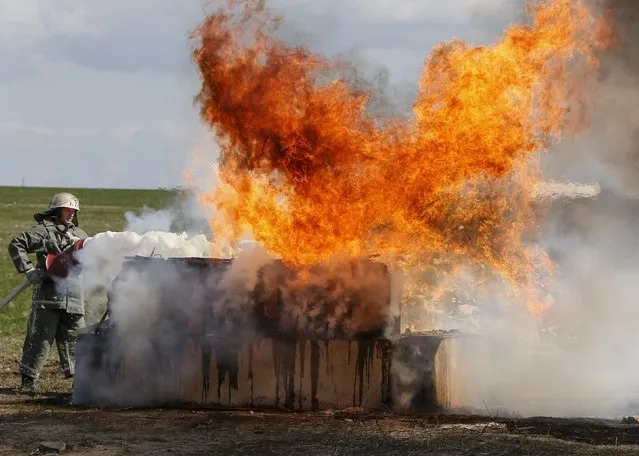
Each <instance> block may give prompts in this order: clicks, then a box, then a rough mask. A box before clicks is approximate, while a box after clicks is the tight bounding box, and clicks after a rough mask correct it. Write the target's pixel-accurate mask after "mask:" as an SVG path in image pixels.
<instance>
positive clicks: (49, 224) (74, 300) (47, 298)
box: [9, 212, 87, 315]
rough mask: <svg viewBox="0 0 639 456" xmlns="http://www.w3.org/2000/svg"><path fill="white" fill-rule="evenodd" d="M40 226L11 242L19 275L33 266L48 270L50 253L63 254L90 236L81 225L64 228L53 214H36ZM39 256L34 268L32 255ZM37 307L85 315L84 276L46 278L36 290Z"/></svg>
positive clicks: (10, 248)
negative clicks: (68, 248)
mask: <svg viewBox="0 0 639 456" xmlns="http://www.w3.org/2000/svg"><path fill="white" fill-rule="evenodd" d="M34 218H35V220H36V222H38V223H37V225H35V226H33V227H32V228H31V229H29V230H27V231H25V232H24V233H22V234H19V235H18V236H16V237H15V238H13V239H12V240H11V241H10V242H9V255H10V256H11V260H12V261H13V264H14V265H15V267H16V270H17V271H18V272H25V271H27V270H29V269H31V268H33V267H37V268H39V269H42V270H45V269H46V258H47V254H49V253H59V252H61V251H63V250H64V249H66V248H67V247H69V246H71V245H73V244H74V243H75V242H76V241H77V240H78V239H85V238H87V234H86V233H85V232H84V231H82V230H81V229H80V228H78V227H77V226H75V225H73V224H71V225H64V224H63V223H60V222H59V220H58V219H56V218H55V217H53V216H52V214H51V212H43V213H39V214H35V215H34ZM30 253H35V256H36V265H35V266H34V265H33V263H32V262H31V260H30V259H29V256H28V254H30ZM33 307H34V308H38V309H62V310H66V311H67V312H69V313H73V314H81V315H83V314H84V296H83V291H82V277H81V276H80V275H79V274H78V273H75V274H74V273H71V274H69V276H68V277H66V278H64V279H60V278H54V277H49V276H45V278H44V280H43V281H42V283H40V284H38V285H35V286H34V287H33Z"/></svg>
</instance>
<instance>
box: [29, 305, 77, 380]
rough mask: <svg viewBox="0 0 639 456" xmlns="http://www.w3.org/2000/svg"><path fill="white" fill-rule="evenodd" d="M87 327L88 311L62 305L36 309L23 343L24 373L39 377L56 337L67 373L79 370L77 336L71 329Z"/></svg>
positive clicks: (33, 311)
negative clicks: (73, 310)
mask: <svg viewBox="0 0 639 456" xmlns="http://www.w3.org/2000/svg"><path fill="white" fill-rule="evenodd" d="M82 327H84V315H78V314H71V313H68V312H67V311H65V310H58V309H32V310H31V315H29V322H28V325H27V335H26V337H25V339H24V345H23V347H22V361H21V362H20V373H21V374H23V375H27V376H29V377H31V378H34V379H37V378H38V377H39V376H40V372H41V371H42V368H43V367H44V363H45V361H46V360H47V356H48V355H49V348H50V347H51V344H53V341H54V340H55V343H56V346H57V348H58V355H59V357H60V364H61V367H62V370H63V371H64V375H65V376H67V377H70V376H72V375H74V373H75V340H76V338H75V337H73V336H72V335H70V334H69V331H70V330H77V329H80V328H82Z"/></svg>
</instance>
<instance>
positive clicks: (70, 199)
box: [49, 193, 80, 211]
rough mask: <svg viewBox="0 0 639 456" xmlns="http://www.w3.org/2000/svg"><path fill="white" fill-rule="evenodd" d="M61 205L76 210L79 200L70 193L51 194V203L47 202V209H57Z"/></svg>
mask: <svg viewBox="0 0 639 456" xmlns="http://www.w3.org/2000/svg"><path fill="white" fill-rule="evenodd" d="M61 207H66V208H69V209H75V210H76V211H79V210H80V201H79V200H78V198H77V197H76V196H74V195H72V194H71V193H57V194H55V195H53V198H52V199H51V203H50V204H49V209H58V208H61Z"/></svg>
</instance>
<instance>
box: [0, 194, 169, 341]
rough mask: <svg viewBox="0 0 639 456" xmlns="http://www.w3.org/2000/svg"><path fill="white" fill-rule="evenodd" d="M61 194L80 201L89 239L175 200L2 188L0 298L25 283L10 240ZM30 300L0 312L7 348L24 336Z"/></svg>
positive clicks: (82, 222)
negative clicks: (13, 258) (130, 216)
mask: <svg viewBox="0 0 639 456" xmlns="http://www.w3.org/2000/svg"><path fill="white" fill-rule="evenodd" d="M60 191H71V192H72V193H73V194H75V195H76V196H77V197H78V198H79V199H80V208H81V212H80V226H81V228H82V229H84V231H86V232H87V233H88V234H89V236H91V235H93V234H96V233H99V232H102V231H120V230H122V229H124V228H125V227H126V219H125V216H124V214H125V213H126V212H128V211H133V212H138V211H140V210H141V209H142V208H144V207H145V206H146V207H149V208H153V209H160V208H162V207H164V206H165V205H166V204H167V203H169V202H170V201H171V200H173V199H174V198H175V197H176V193H175V192H174V191H171V190H110V189H60V188H34V187H24V188H23V187H0V208H1V209H2V213H3V219H4V223H3V224H2V225H0V246H2V250H0V296H2V297H4V296H6V295H7V294H8V293H9V292H10V291H11V290H12V289H13V288H14V287H15V286H17V285H18V284H20V283H21V282H22V281H23V280H24V277H23V276H22V275H20V274H17V273H16V271H15V268H14V266H13V263H12V262H11V260H10V259H9V255H8V252H7V244H8V243H9V240H10V239H11V238H12V237H13V236H15V235H16V234H18V233H20V232H22V231H24V230H25V229H27V228H29V227H31V226H32V225H34V224H35V221H34V219H33V214H35V213H36V212H40V211H42V210H45V209H46V208H47V205H48V203H49V201H50V200H51V197H52V196H53V195H54V194H55V193H57V192H60ZM30 299H31V294H30V292H29V290H26V291H24V292H23V293H22V294H21V295H20V296H18V297H17V298H16V300H15V301H13V302H12V303H11V304H9V305H8V306H7V307H5V308H4V309H3V310H2V311H0V337H1V338H2V341H3V346H4V347H6V348H7V349H10V347H15V345H16V344H17V343H19V339H20V338H21V337H23V334H24V331H25V325H26V321H27V317H28V315H29V309H30Z"/></svg>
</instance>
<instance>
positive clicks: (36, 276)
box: [24, 268, 44, 285]
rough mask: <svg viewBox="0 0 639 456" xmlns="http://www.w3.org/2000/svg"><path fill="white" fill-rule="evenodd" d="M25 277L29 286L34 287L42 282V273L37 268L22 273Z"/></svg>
mask: <svg viewBox="0 0 639 456" xmlns="http://www.w3.org/2000/svg"><path fill="white" fill-rule="evenodd" d="M24 274H25V275H26V276H27V280H28V281H29V283H30V284H31V285H35V284H37V283H40V282H42V279H44V271H43V270H42V269H38V268H31V269H29V270H28V271H25V273H24Z"/></svg>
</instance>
